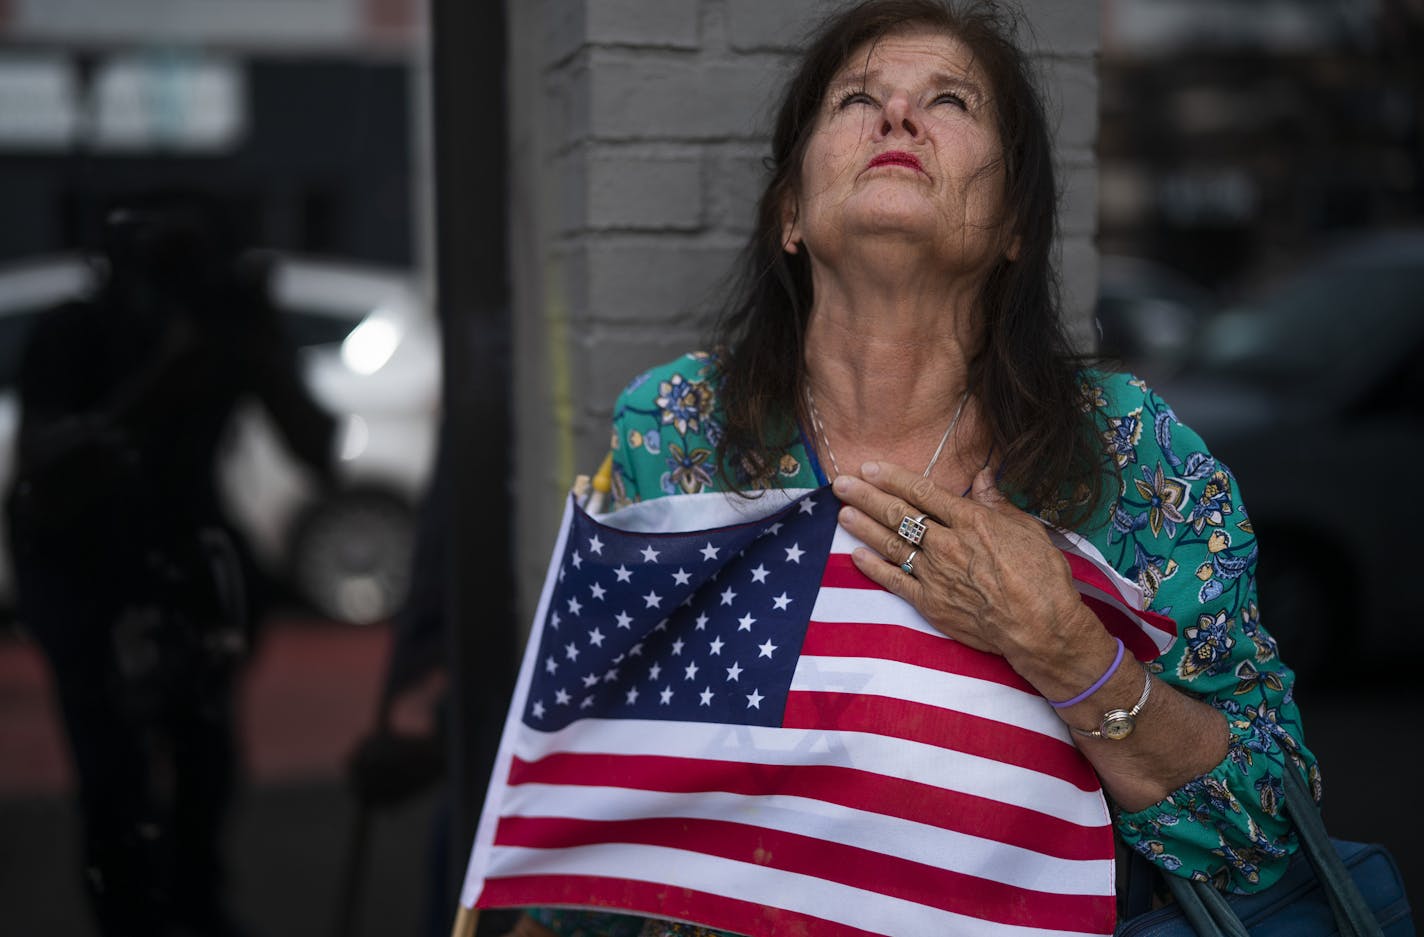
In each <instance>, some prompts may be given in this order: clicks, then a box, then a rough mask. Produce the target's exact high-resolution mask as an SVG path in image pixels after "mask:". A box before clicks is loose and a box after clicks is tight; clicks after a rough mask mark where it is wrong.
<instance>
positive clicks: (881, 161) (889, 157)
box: [865, 150, 925, 172]
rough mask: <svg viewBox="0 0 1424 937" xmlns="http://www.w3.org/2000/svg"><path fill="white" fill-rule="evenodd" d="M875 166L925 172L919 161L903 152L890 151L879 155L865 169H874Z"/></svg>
mask: <svg viewBox="0 0 1424 937" xmlns="http://www.w3.org/2000/svg"><path fill="white" fill-rule="evenodd" d="M876 166H904V167H906V168H907V169H913V170H915V171H916V172H924V171H925V167H924V166H923V165H921V163H920V161H919V159H917V158H916V157H915V156H914V155H913V154H911V153H906V152H905V151H904V150H890V151H889V152H886V153H880V154H878V155H877V156H876V157H875V158H874V159H872V160H871V161H870V162H869V163H868V164H867V165H866V167H865V168H866V169H874V168H875V167H876Z"/></svg>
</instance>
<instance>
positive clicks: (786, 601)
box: [771, 592, 791, 612]
mask: <svg viewBox="0 0 1424 937" xmlns="http://www.w3.org/2000/svg"><path fill="white" fill-rule="evenodd" d="M771 604H772V606H773V607H774V608H775V609H776V611H778V612H784V611H786V608H787V606H789V605H790V604H791V596H789V595H787V594H786V593H785V592H783V593H781V594H780V595H778V596H777V597H776V598H774V599H772V600H771Z"/></svg>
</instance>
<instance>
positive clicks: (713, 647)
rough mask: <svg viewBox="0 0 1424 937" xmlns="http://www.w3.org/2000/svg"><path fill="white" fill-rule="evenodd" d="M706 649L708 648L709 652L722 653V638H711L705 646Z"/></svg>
mask: <svg viewBox="0 0 1424 937" xmlns="http://www.w3.org/2000/svg"><path fill="white" fill-rule="evenodd" d="M707 650H708V652H709V653H711V654H721V653H722V639H721V638H713V639H712V643H711V644H709V645H708V646H707Z"/></svg>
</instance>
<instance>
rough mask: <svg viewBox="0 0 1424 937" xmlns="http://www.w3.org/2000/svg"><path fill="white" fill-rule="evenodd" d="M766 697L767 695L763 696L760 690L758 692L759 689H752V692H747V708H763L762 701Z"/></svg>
mask: <svg viewBox="0 0 1424 937" xmlns="http://www.w3.org/2000/svg"><path fill="white" fill-rule="evenodd" d="M764 699H766V697H765V696H762V695H761V693H760V692H758V691H757V690H752V691H751V692H750V693H748V694H747V708H748V709H761V701H762V700H764Z"/></svg>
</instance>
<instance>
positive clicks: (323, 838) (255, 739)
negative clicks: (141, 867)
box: [0, 619, 434, 937]
mask: <svg viewBox="0 0 1424 937" xmlns="http://www.w3.org/2000/svg"><path fill="white" fill-rule="evenodd" d="M387 641H388V634H387V631H386V630H385V629H384V628H364V629H362V628H355V627H352V626H349V625H337V624H334V623H331V622H325V621H314V620H297V619H287V620H278V621H274V622H273V623H271V624H270V625H269V626H268V628H267V631H266V638H265V640H264V643H263V644H262V645H261V646H260V647H259V649H258V653H257V654H256V655H255V657H254V659H253V661H252V665H251V668H250V671H249V673H248V675H247V679H246V680H245V682H244V685H243V689H242V708H241V712H242V720H243V737H244V748H245V752H244V755H245V758H246V763H247V778H246V786H245V788H244V789H243V790H242V792H241V793H240V794H239V797H238V801H237V804H236V807H235V810H234V815H233V817H232V821H231V822H232V826H231V832H230V834H229V854H230V863H231V873H232V895H233V903H234V907H235V908H236V909H237V911H238V913H239V915H240V917H241V919H242V921H243V922H244V923H245V924H247V925H248V926H249V927H250V928H251V929H252V932H253V937H288V935H290V937H298V935H301V937H310V935H313V934H315V935H322V934H327V933H330V932H331V931H332V928H333V924H334V921H335V919H336V912H337V902H338V899H339V897H340V896H339V894H338V892H339V890H340V883H341V881H342V877H343V875H344V869H345V866H346V863H347V859H348V855H349V852H350V841H351V836H352V825H353V821H354V816H355V804H354V801H353V800H352V799H351V797H350V796H349V795H348V794H347V793H346V791H345V790H344V787H343V782H342V769H343V765H344V762H345V759H346V757H347V754H348V753H349V752H350V750H351V748H352V746H353V745H354V744H355V743H356V741H357V739H359V738H360V737H361V736H362V735H363V734H364V733H365V732H366V731H367V730H368V729H369V727H370V725H371V719H372V714H373V712H374V706H375V700H376V692H377V686H378V680H379V677H380V674H381V669H382V666H383V664H384V660H385V654H386V647H387ZM48 679H49V675H48V672H47V669H46V667H45V665H44V662H43V659H42V658H41V657H40V655H39V653H38V651H37V650H36V649H35V648H34V647H33V646H32V645H30V644H29V643H27V642H23V641H20V640H16V639H14V638H11V637H9V636H8V635H7V636H6V637H5V638H0V830H3V831H4V835H3V836H0V920H3V921H4V924H3V926H0V932H3V933H5V934H6V935H13V937H92V934H93V929H92V927H91V926H90V924H89V920H88V912H87V908H86V907H85V904H84V899H83V895H82V892H81V890H80V886H79V877H78V876H79V862H78V851H77V846H78V823H77V817H76V815H75V813H74V810H73V807H72V801H71V794H72V789H73V787H72V777H71V773H70V765H69V761H68V753H67V751H66V749H65V747H64V742H63V738H62V736H61V735H60V732H59V727H58V722H57V714H56V712H55V708H54V703H53V700H52V699H51V697H50V696H49V685H48ZM433 806H434V805H433V802H432V798H430V797H428V796H427V797H424V798H419V799H417V800H415V801H413V802H411V803H408V804H406V805H403V806H402V807H400V808H398V809H396V810H393V811H390V812H387V813H382V814H379V815H378V816H376V818H375V820H374V822H373V823H372V825H371V827H370V836H369V839H368V845H367V850H366V855H367V859H368V861H367V864H366V876H365V883H366V886H365V888H364V889H363V896H362V899H361V902H360V904H359V905H358V914H357V917H356V920H357V922H358V928H357V932H356V933H355V934H350V933H348V934H346V935H343V937H387V935H389V937H404V935H410V937H415V935H418V934H420V933H421V927H422V914H423V912H424V895H423V889H424V887H425V884H426V881H425V875H424V870H425V862H426V855H425V852H426V845H425V843H426V834H427V830H428V827H429V823H430V817H431V814H432V810H433Z"/></svg>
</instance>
